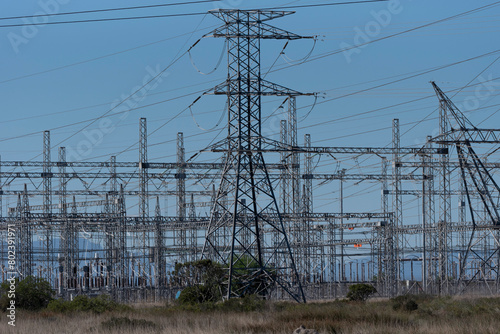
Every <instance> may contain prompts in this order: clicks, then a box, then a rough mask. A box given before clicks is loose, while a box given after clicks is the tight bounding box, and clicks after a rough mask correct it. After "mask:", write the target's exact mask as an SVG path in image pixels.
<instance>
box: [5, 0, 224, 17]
mask: <svg viewBox="0 0 500 334" xmlns="http://www.w3.org/2000/svg"><path fill="white" fill-rule="evenodd" d="M219 1H221V0H200V1H185V2H174V3H165V4H157V5H144V6H134V7H119V8H106V9H92V10H81V11H76V12H65V13H53V14H38V15H23V16H9V17H0V20H14V19H27V18H31V17H46V16H62V15H76V14H90V13H102V12H115V11H123V10H135V9H147V8H159V7H172V6H180V5H194V4H200V3H205V2H219Z"/></svg>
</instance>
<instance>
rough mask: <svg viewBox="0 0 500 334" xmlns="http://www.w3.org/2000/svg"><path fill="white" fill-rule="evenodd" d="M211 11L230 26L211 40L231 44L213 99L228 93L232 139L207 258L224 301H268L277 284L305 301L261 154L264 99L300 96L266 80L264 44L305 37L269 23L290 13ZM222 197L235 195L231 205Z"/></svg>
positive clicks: (228, 143) (228, 140)
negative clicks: (216, 266) (222, 272)
mask: <svg viewBox="0 0 500 334" xmlns="http://www.w3.org/2000/svg"><path fill="white" fill-rule="evenodd" d="M211 13H212V14H213V15H215V16H216V17H218V18H219V19H221V20H222V21H224V23H225V24H224V25H223V26H221V27H220V28H217V29H216V30H214V31H213V33H212V34H211V36H212V37H220V38H225V39H226V42H227V55H228V77H227V80H226V81H225V82H224V83H223V84H221V85H218V86H217V87H215V89H214V94H221V95H222V94H224V95H227V99H228V135H227V138H226V139H225V141H224V146H225V147H226V149H227V157H226V161H225V166H224V168H223V170H222V176H221V182H220V185H219V189H218V192H217V196H216V199H215V204H214V208H213V210H212V215H211V219H210V224H209V227H208V230H207V234H206V239H205V245H204V248H203V255H202V256H204V257H210V258H212V259H214V260H216V261H219V262H221V263H223V265H224V266H225V267H226V268H227V270H228V272H227V280H226V282H225V287H224V288H225V291H224V295H225V298H231V297H238V296H242V295H245V294H259V295H262V296H266V295H268V294H269V293H270V292H271V289H272V287H274V286H276V284H277V285H278V286H279V287H280V288H281V289H283V290H284V291H286V292H287V293H288V294H289V295H290V296H291V297H292V298H293V299H295V300H297V301H303V302H305V296H304V293H303V291H302V286H301V284H300V281H299V277H298V273H297V269H296V267H295V262H294V259H293V255H292V252H291V248H290V244H289V241H288V236H287V233H286V230H285V226H284V224H283V220H282V218H281V215H280V211H279V207H278V202H277V200H276V197H275V194H274V187H275V186H276V185H274V184H272V182H271V179H270V178H269V175H268V172H267V168H266V164H265V162H264V157H263V155H262V152H261V149H262V143H263V138H262V136H261V97H262V96H276V95H277V96H289V95H296V94H297V92H294V91H291V90H289V89H287V88H285V87H282V86H278V85H276V84H273V83H270V82H267V81H265V80H264V79H263V78H262V77H261V72H260V41H261V39H287V40H292V39H300V38H302V37H301V36H298V35H295V34H292V33H289V32H287V31H284V30H281V29H278V28H275V27H272V26H270V25H268V24H267V23H265V22H266V21H269V20H272V19H275V18H278V17H282V16H285V15H289V14H292V12H286V11H261V10H236V9H231V10H225V9H224V10H222V9H220V10H216V11H212V12H211ZM225 196H230V200H229V201H228V202H227V203H226V202H225V201H224V197H225ZM215 213H217V214H215ZM226 228H229V229H230V232H231V238H230V242H229V243H223V244H221V243H218V242H217V238H216V237H217V235H218V234H219V230H224V229H226ZM263 231H266V232H275V233H277V234H278V235H279V238H278V242H277V243H276V244H275V243H272V241H271V240H268V238H264V237H263ZM276 254H278V257H276V256H275V255H276ZM275 258H277V259H278V262H275V261H273V259H275Z"/></svg>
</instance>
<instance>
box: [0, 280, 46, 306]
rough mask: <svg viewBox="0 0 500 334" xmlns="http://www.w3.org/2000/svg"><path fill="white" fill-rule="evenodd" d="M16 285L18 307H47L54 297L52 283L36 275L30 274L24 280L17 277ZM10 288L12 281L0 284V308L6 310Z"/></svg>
mask: <svg viewBox="0 0 500 334" xmlns="http://www.w3.org/2000/svg"><path fill="white" fill-rule="evenodd" d="M15 286H16V289H15V301H16V308H21V309H25V310H30V311H38V310H41V309H43V308H45V307H47V305H48V304H49V302H50V301H51V300H52V299H53V298H52V296H53V295H54V292H53V291H52V288H51V287H50V283H49V282H47V281H46V280H44V279H43V278H37V277H34V276H28V277H26V278H25V279H23V280H19V279H17V278H16V279H15ZM9 290H10V282H9V281H4V282H2V284H1V285H0V294H1V296H0V308H1V310H2V311H5V309H6V308H7V307H8V305H9V303H10V298H9V296H8V292H9Z"/></svg>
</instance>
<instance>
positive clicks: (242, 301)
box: [218, 295, 266, 312]
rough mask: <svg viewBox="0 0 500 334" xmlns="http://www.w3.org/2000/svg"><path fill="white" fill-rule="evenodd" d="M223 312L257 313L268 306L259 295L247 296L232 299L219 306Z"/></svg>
mask: <svg viewBox="0 0 500 334" xmlns="http://www.w3.org/2000/svg"><path fill="white" fill-rule="evenodd" d="M218 306H219V307H218V308H219V309H220V310H221V311H231V312H255V311H259V310H263V309H264V307H265V306H266V302H265V300H263V299H262V298H259V296H257V295H245V296H243V297H242V298H231V299H229V300H226V301H225V302H223V303H220V304H218Z"/></svg>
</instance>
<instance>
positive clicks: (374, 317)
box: [0, 295, 500, 334]
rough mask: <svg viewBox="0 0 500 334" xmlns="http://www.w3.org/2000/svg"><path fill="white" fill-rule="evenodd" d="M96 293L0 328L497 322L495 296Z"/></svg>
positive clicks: (358, 328)
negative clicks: (131, 297) (312, 298)
mask: <svg viewBox="0 0 500 334" xmlns="http://www.w3.org/2000/svg"><path fill="white" fill-rule="evenodd" d="M102 298H104V299H103V300H101V301H100V302H97V300H99V299H94V300H92V299H89V300H85V299H84V298H75V300H77V301H76V302H72V303H73V305H75V306H74V309H72V310H71V311H70V310H69V309H66V308H64V307H62V308H59V307H54V306H53V305H56V303H59V302H55V301H54V302H51V306H50V307H48V308H45V309H43V310H41V311H29V310H20V311H19V313H18V314H17V322H16V327H15V328H14V327H11V326H8V325H7V324H6V322H5V321H3V322H0V333H8V334H9V333H16V334H17V333H29V334H39V333H40V334H41V333H75V334H88V333H109V334H111V333H123V334H153V333H154V334H156V333H169V334H187V333H189V334H202V333H203V334H216V333H217V334H224V333H234V334H249V333H276V334H291V333H293V331H294V330H295V329H296V328H298V327H300V326H301V325H303V326H304V327H305V328H312V329H315V330H317V331H318V332H319V333H320V334H327V333H328V334H331V333H344V334H351V333H352V334H354V333H375V334H377V333H380V334H381V333H384V334H386V333H389V334H391V333H410V334H412V333H429V334H437V333H439V334H448V333H450V334H465V333H486V334H487V333H498V328H500V298H465V297H462V298H451V297H432V296H412V295H408V296H401V297H397V298H394V299H390V300H389V299H385V300H380V299H373V298H371V299H368V300H367V301H366V302H359V301H350V300H348V299H343V300H336V301H328V302H326V301H324V302H310V303H308V304H297V303H292V302H268V301H264V300H262V299H261V298H258V297H257V296H251V295H250V296H245V297H244V298H241V299H231V300H230V301H226V302H223V303H222V302H218V303H206V305H205V306H204V307H201V306H200V305H198V307H194V306H193V307H191V308H189V307H186V306H180V305H179V303H171V304H168V305H143V304H141V305H133V306H131V307H115V308H113V307H109V306H110V305H113V304H106V305H107V307H106V310H104V312H101V311H102V310H103V309H102V308H101V307H96V308H95V309H94V308H92V307H89V306H88V305H90V304H92V303H95V304H94V305H98V304H99V303H102V302H106V299H105V297H102ZM67 303H69V302H67ZM64 305H66V304H64ZM76 305H79V306H78V307H77V306H76ZM99 305H101V304H99ZM96 310H97V312H96ZM0 316H1V315H0ZM2 317H3V316H2Z"/></svg>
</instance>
